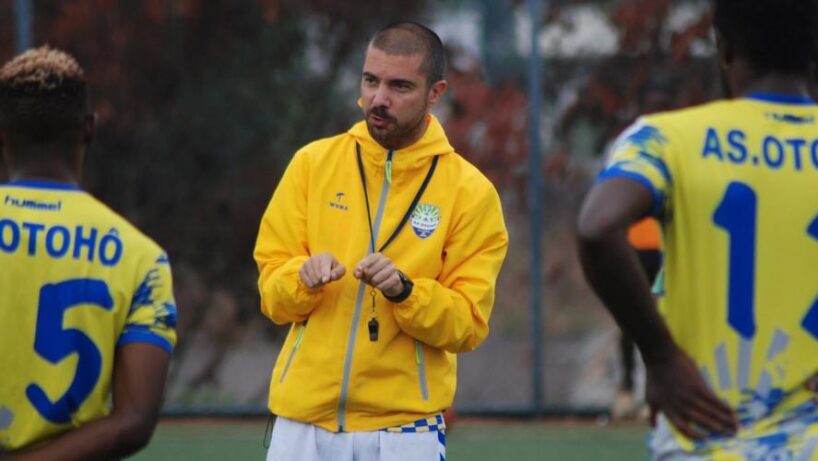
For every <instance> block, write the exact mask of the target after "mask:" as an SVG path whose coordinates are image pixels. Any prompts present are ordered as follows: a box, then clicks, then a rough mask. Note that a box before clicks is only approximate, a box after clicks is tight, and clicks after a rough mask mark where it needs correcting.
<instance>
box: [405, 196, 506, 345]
mask: <svg viewBox="0 0 818 461" xmlns="http://www.w3.org/2000/svg"><path fill="white" fill-rule="evenodd" d="M472 197H473V196H472ZM470 200H474V199H473V198H470ZM453 224H454V225H453V228H452V229H453V230H452V231H451V233H450V235H449V236H448V237H447V240H446V244H445V246H444V250H443V269H442V271H441V274H440V276H439V277H438V278H437V279H436V280H435V279H430V278H418V279H413V282H414V283H415V286H414V289H413V290H412V294H411V295H410V296H409V298H407V299H406V300H405V301H403V302H401V303H398V304H395V308H394V315H395V319H396V321H397V323H398V325H399V326H400V328H401V330H403V331H404V332H405V333H406V334H408V335H410V336H412V337H414V338H415V339H417V340H419V341H421V342H423V343H426V344H428V345H430V346H433V347H436V348H439V349H444V350H447V351H449V352H465V351H470V350H474V349H476V348H477V346H479V345H480V343H482V342H483V340H484V339H485V338H486V336H487V335H488V331H489V327H488V321H489V316H490V315H491V310H492V306H493V305H494V289H495V283H496V281H497V275H498V274H499V272H500V267H501V266H502V264H503V259H504V258H505V255H506V250H507V248H508V233H507V231H506V227H505V223H504V221H503V212H502V209H501V206H500V199H499V197H498V196H497V192H496V191H495V190H494V188H493V187H491V186H489V187H487V188H486V190H485V192H484V193H483V194H482V197H481V196H480V195H478V197H477V199H476V203H472V204H470V206H469V209H468V210H467V211H466V212H464V213H463V214H461V215H459V216H458V217H457V222H455V223H453Z"/></svg>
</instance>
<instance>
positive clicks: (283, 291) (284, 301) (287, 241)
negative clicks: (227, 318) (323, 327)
mask: <svg viewBox="0 0 818 461" xmlns="http://www.w3.org/2000/svg"><path fill="white" fill-rule="evenodd" d="M307 161H308V158H307V154H306V152H305V151H303V150H302V151H299V152H298V153H296V154H295V156H294V157H293V160H292V161H291V162H290V165H289V166H288V167H287V170H286V171H285V172H284V176H283V177H282V178H281V181H280V182H279V184H278V187H276V190H275V193H273V198H272V199H271V200H270V203H269V205H267V210H266V211H265V212H264V216H263V217H262V218H261V225H260V226H259V231H258V238H257V239H256V247H255V250H254V251H253V257H254V258H255V260H256V264H258V271H259V279H258V289H259V294H260V295H261V312H262V313H263V314H264V315H266V316H267V317H269V318H270V320H272V321H273V322H274V323H277V324H286V323H290V322H301V321H304V320H306V319H307V317H309V315H310V312H312V310H313V309H314V308H315V306H317V305H318V303H319V302H320V297H321V291H320V289H319V290H310V289H308V288H307V286H306V285H304V284H303V283H302V281H301V277H300V276H299V274H298V271H299V270H300V269H301V266H302V265H303V264H304V262H305V261H307V259H309V257H310V252H309V245H308V243H307V184H308V176H309V166H308V164H307Z"/></svg>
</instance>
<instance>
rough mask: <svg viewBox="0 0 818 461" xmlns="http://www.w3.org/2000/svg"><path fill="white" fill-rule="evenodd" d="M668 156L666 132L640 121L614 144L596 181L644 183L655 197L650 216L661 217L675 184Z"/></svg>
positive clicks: (647, 122)
mask: <svg viewBox="0 0 818 461" xmlns="http://www.w3.org/2000/svg"><path fill="white" fill-rule="evenodd" d="M669 156H670V145H669V137H668V134H667V131H666V130H665V129H662V127H660V126H659V125H657V124H655V123H652V122H651V121H650V119H645V118H641V119H639V120H637V121H636V122H635V123H634V124H633V125H631V126H630V127H629V128H628V129H626V130H625V131H624V132H622V134H621V135H620V136H619V138H617V139H616V141H615V142H614V143H613V145H612V146H611V150H610V151H609V153H608V161H607V163H606V165H605V167H604V168H603V170H602V172H601V173H600V174H599V177H598V178H597V180H598V181H604V180H607V179H611V178H625V179H630V180H633V181H636V182H638V183H640V184H642V185H643V186H645V187H646V188H647V189H648V190H650V192H651V194H652V195H653V207H652V209H651V213H650V214H651V215H653V216H661V215H662V214H663V213H664V211H666V210H665V207H666V204H667V200H668V196H669V195H670V192H671V186H672V183H673V178H672V176H671V171H670V168H668V164H669V163H670V162H669Z"/></svg>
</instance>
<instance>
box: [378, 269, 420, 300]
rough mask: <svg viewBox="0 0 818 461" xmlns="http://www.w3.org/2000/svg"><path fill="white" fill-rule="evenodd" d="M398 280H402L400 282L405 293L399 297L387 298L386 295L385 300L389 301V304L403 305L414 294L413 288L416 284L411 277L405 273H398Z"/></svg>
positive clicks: (402, 292)
mask: <svg viewBox="0 0 818 461" xmlns="http://www.w3.org/2000/svg"><path fill="white" fill-rule="evenodd" d="M398 278H400V282H401V283H402V284H403V291H401V292H400V294H398V295H397V296H386V294H384V295H383V296H384V298H386V299H387V300H389V302H393V303H402V302H404V301H406V298H408V297H409V295H411V294H412V288H414V286H415V284H414V283H412V281H411V280H409V277H407V276H406V274H404V273H403V272H401V271H398Z"/></svg>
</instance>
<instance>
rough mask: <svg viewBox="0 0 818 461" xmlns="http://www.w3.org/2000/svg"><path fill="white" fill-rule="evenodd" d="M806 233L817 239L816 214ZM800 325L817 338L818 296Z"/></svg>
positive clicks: (817, 219)
mask: <svg viewBox="0 0 818 461" xmlns="http://www.w3.org/2000/svg"><path fill="white" fill-rule="evenodd" d="M807 233H808V234H809V235H810V237H812V238H814V239H815V240H818V216H816V217H815V219H813V220H812V223H810V225H809V227H808V228H807ZM801 326H802V327H804V329H805V330H807V331H808V332H809V333H810V334H811V335H812V337H813V338H815V339H816V340H818V297H816V298H815V301H813V302H812V306H811V307H810V309H809V311H807V315H806V316H804V320H803V321H802V322H801Z"/></svg>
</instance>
